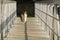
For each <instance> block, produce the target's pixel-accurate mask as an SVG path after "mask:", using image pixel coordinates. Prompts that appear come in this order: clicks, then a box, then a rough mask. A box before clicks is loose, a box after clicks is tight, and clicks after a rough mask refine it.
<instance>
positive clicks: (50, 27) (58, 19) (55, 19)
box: [35, 8, 60, 38]
mask: <svg viewBox="0 0 60 40" xmlns="http://www.w3.org/2000/svg"><path fill="white" fill-rule="evenodd" d="M35 9H37V10H38V11H41V10H40V9H38V8H35ZM41 12H43V11H41ZM43 13H44V14H46V15H48V16H50V17H52V18H54V19H55V20H57V21H60V20H59V19H57V18H55V17H53V16H51V15H49V14H47V13H45V12H43ZM36 15H37V16H38V17H39V19H40V20H41V21H42V22H44V24H46V25H47V27H48V28H49V29H50V30H51V31H52V32H53V33H54V34H55V35H56V36H57V37H58V38H60V36H59V35H58V34H57V33H56V32H55V31H54V30H53V29H52V28H51V27H50V26H49V25H48V24H47V23H46V22H45V21H44V20H43V19H41V17H40V16H39V15H38V14H36Z"/></svg>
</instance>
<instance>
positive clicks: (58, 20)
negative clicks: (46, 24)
mask: <svg viewBox="0 0 60 40" xmlns="http://www.w3.org/2000/svg"><path fill="white" fill-rule="evenodd" d="M35 9H37V10H39V11H41V10H40V9H38V8H35ZM41 12H43V11H41ZM43 13H44V14H46V15H47V16H50V17H52V18H54V19H55V20H57V21H60V20H59V19H57V18H55V17H53V16H51V15H49V14H47V13H45V12H43Z"/></svg>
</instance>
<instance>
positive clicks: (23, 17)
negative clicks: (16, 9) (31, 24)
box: [21, 11, 27, 23]
mask: <svg viewBox="0 0 60 40" xmlns="http://www.w3.org/2000/svg"><path fill="white" fill-rule="evenodd" d="M21 17H22V21H23V22H24V23H25V22H26V21H27V12H26V11H25V12H24V14H21Z"/></svg>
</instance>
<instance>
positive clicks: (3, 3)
mask: <svg viewBox="0 0 60 40" xmlns="http://www.w3.org/2000/svg"><path fill="white" fill-rule="evenodd" d="M7 3H16V1H6V2H3V4H7Z"/></svg>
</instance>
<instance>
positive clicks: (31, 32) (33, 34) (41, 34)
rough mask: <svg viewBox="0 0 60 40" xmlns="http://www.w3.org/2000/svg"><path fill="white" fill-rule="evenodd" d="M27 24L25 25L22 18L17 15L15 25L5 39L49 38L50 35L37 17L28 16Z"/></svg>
mask: <svg viewBox="0 0 60 40" xmlns="http://www.w3.org/2000/svg"><path fill="white" fill-rule="evenodd" d="M26 25H27V26H26V27H25V24H24V23H23V22H21V20H20V18H19V17H16V20H15V22H14V25H13V27H12V29H11V30H10V32H9V34H8V36H7V37H6V38H5V40H49V35H48V34H47V32H46V31H45V30H44V29H43V27H41V26H40V24H39V22H38V20H37V19H36V18H35V17H28V19H27V24H26ZM25 28H26V30H25ZM26 31H27V32H26ZM26 33H27V34H26ZM26 38H27V39H26Z"/></svg>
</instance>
